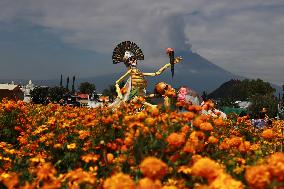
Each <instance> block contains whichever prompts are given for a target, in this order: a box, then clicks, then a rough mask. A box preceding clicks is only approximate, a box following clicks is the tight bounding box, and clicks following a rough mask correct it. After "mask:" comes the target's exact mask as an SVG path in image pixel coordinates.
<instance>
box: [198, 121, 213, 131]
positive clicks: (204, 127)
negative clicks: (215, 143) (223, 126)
mask: <svg viewBox="0 0 284 189" xmlns="http://www.w3.org/2000/svg"><path fill="white" fill-rule="evenodd" d="M199 128H200V129H201V130H203V131H213V129H214V128H213V126H212V124H211V123H209V122H204V123H201V124H200V126H199Z"/></svg>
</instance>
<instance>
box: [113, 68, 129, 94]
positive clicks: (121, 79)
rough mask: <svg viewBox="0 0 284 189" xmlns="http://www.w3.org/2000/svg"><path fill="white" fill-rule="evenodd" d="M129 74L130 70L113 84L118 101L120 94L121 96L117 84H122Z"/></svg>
mask: <svg viewBox="0 0 284 189" xmlns="http://www.w3.org/2000/svg"><path fill="white" fill-rule="evenodd" d="M130 72H131V70H128V71H127V72H126V73H125V74H124V75H123V76H121V77H120V78H119V79H118V80H117V81H116V82H115V88H116V93H117V96H118V98H120V99H122V94H121V91H120V87H119V83H120V82H122V81H123V80H124V78H125V77H126V76H128V75H129V73H130Z"/></svg>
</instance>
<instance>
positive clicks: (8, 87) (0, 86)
mask: <svg viewBox="0 0 284 189" xmlns="http://www.w3.org/2000/svg"><path fill="white" fill-rule="evenodd" d="M17 87H19V85H14V84H8V83H6V84H0V90H10V91H12V90H14V89H15V88H17Z"/></svg>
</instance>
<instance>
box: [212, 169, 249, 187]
mask: <svg viewBox="0 0 284 189" xmlns="http://www.w3.org/2000/svg"><path fill="white" fill-rule="evenodd" d="M209 188H210V189H243V188H244V186H243V184H242V183H241V182H240V181H236V180H234V179H233V178H232V177H231V176H230V175H228V174H226V173H221V174H219V175H218V177H217V178H216V179H215V180H214V181H213V182H212V183H211V184H210V185H209Z"/></svg>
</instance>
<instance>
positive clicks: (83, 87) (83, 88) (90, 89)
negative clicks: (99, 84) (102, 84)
mask: <svg viewBox="0 0 284 189" xmlns="http://www.w3.org/2000/svg"><path fill="white" fill-rule="evenodd" d="M95 90H96V85H95V84H92V83H89V82H83V83H81V84H80V86H79V91H80V93H84V94H92V93H94V92H95Z"/></svg>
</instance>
